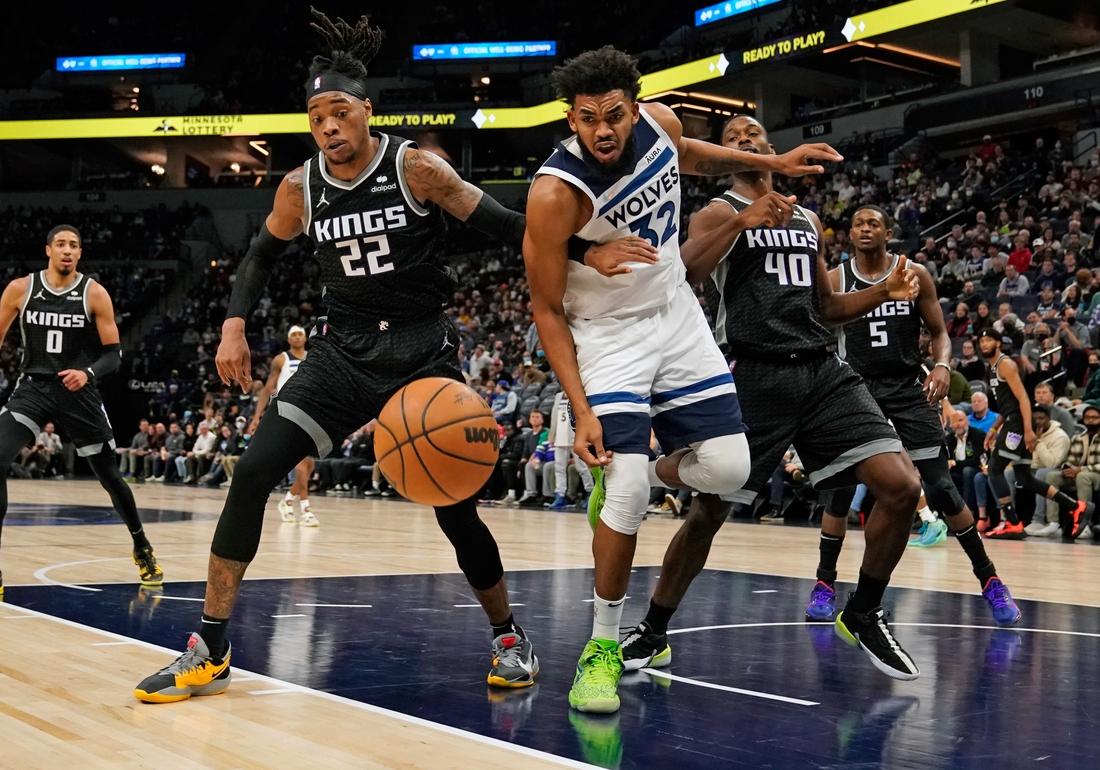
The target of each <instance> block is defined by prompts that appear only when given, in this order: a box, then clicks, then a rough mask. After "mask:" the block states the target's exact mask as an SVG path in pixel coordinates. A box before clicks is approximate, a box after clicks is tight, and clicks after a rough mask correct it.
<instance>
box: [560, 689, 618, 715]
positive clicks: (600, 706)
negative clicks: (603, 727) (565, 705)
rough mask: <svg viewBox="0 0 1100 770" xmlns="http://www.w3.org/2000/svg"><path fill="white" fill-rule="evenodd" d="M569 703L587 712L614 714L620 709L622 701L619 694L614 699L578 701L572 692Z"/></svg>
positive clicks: (578, 709)
mask: <svg viewBox="0 0 1100 770" xmlns="http://www.w3.org/2000/svg"><path fill="white" fill-rule="evenodd" d="M569 705H570V706H572V707H573V708H575V709H576V710H577V711H582V712H584V713H585V714H614V713H615V712H616V711H618V710H619V706H620V703H619V696H618V695H616V696H615V699H614V700H610V699H600V698H592V699H590V700H587V701H585V702H584V703H576V702H574V700H573V694H572V693H570V694H569Z"/></svg>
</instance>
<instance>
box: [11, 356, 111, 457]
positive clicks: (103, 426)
mask: <svg viewBox="0 0 1100 770" xmlns="http://www.w3.org/2000/svg"><path fill="white" fill-rule="evenodd" d="M3 412H11V414H12V417H14V418H15V420H16V422H18V423H20V424H22V425H25V426H26V427H27V428H29V429H30V430H31V431H33V432H34V437H35V438H38V434H39V433H41V432H42V428H43V426H45V424H46V423H48V422H55V423H57V424H59V425H60V426H61V427H63V428H64V429H65V432H66V433H68V435H69V437H70V438H71V439H72V441H73V443H74V444H75V445H76V452H77V454H79V455H80V456H81V457H88V456H90V455H95V454H99V453H100V452H101V451H103V448H104V447H105V446H106V447H110V448H111V449H114V448H115V431H114V429H113V428H112V427H111V421H110V420H109V419H108V418H107V410H106V409H104V408H103V398H102V397H101V396H100V395H99V390H98V389H97V388H96V386H95V385H94V384H92V383H88V384H87V385H85V386H84V387H83V388H81V389H80V390H69V389H68V388H66V387H65V386H64V385H62V384H61V378H60V377H58V376H57V375H51V374H45V375H37V374H35V375H27V376H24V377H21V378H20V380H19V382H18V383H16V385H15V390H14V391H12V394H11V398H9V399H8V403H7V404H6V405H5V406H4V408H3V410H0V413H3Z"/></svg>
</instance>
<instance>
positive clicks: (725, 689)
mask: <svg viewBox="0 0 1100 770" xmlns="http://www.w3.org/2000/svg"><path fill="white" fill-rule="evenodd" d="M642 671H644V672H645V673H647V674H649V675H650V676H657V677H660V678H661V679H671V680H672V681H673V682H683V683H684V684H693V685H695V686H697V687H706V688H707V689H709V690H721V691H722V692H733V693H737V694H738V695H751V696H752V697H754V698H764V699H765V700H777V701H780V702H781V703H791V704H793V705H795V706H820V705H821V704H820V703H817V702H816V701H812V700H802V699H801V698H788V697H787V696H786V695H773V694H772V693H770V692H757V691H756V690H743V689H741V688H740V687H727V686H726V685H724V684H713V683H711V682H700V681H699V680H698V679H688V678H687V677H685V676H676V675H675V674H670V673H668V672H667V671H661V670H660V669H656V668H643V669H642Z"/></svg>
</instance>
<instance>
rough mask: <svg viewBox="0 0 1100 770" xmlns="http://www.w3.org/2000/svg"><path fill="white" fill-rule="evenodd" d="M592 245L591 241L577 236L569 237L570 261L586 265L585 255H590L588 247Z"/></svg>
mask: <svg viewBox="0 0 1100 770" xmlns="http://www.w3.org/2000/svg"><path fill="white" fill-rule="evenodd" d="M591 245H592V242H591V241H586V240H585V239H584V238H580V237H578V236H576V235H570V236H569V259H571V260H573V261H574V262H580V263H581V264H582V265H583V264H584V255H585V254H587V253H588V247H589V246H591Z"/></svg>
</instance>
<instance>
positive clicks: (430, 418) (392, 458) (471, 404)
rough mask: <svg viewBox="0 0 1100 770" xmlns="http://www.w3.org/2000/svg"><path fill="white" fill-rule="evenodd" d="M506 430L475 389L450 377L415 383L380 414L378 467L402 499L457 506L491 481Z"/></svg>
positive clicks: (377, 446)
mask: <svg viewBox="0 0 1100 770" xmlns="http://www.w3.org/2000/svg"><path fill="white" fill-rule="evenodd" d="M499 438H500V432H499V429H498V427H497V421H496V420H495V419H494V418H493V413H492V412H491V411H490V410H489V407H488V406H486V404H485V402H484V401H483V400H482V398H481V396H479V395H478V394H477V393H476V392H475V391H474V390H473V389H472V388H470V387H468V386H466V385H464V384H463V383H461V382H457V381H455V380H449V379H447V378H445V377H428V378H425V379H423V380H415V381H413V382H410V383H409V384H408V385H406V386H405V387H403V388H401V390H399V391H397V392H396V393H394V394H393V397H392V398H390V400H389V402H387V404H386V406H385V407H384V408H383V409H382V413H381V414H380V415H378V430H376V431H375V433H374V451H375V454H376V456H377V457H378V467H379V468H380V469H381V471H382V474H383V475H384V476H385V477H386V480H387V481H389V482H390V484H392V485H393V488H394V489H396V490H397V493H398V494H399V495H401V496H402V497H406V498H408V499H409V500H413V501H414V502H417V503H423V504H424V505H433V506H445V505H454V504H455V503H457V502H460V501H462V500H465V499H466V498H468V497H470V496H471V495H473V494H474V493H475V492H477V491H478V490H479V489H481V487H482V486H484V484H485V482H486V481H488V480H489V476H490V474H492V472H493V467H494V466H495V465H496V462H497V451H498V445H499Z"/></svg>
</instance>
